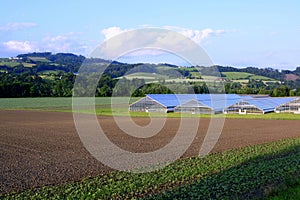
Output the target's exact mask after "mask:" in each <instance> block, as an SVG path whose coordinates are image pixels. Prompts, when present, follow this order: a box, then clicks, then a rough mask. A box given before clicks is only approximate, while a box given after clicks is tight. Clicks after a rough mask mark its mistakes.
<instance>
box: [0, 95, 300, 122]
mask: <svg viewBox="0 0 300 200" xmlns="http://www.w3.org/2000/svg"><path fill="white" fill-rule="evenodd" d="M138 99H140V97H134V98H131V99H130V103H132V102H135V101H137V100H138ZM112 102H113V103H114V108H113V112H112V108H111V104H112ZM0 109H37V110H48V111H58V112H72V98H71V97H44V98H0ZM95 109H96V114H97V115H103V116H112V115H114V116H129V115H130V116H132V117H149V113H146V112H128V98H125V97H114V99H113V101H112V99H111V98H110V97H96V98H95ZM78 112H84V113H88V111H85V110H80V111H78ZM165 116H167V117H170V118H180V117H201V118H211V117H223V118H240V119H275V120H300V115H296V114H291V113H269V114H265V115H260V114H257V115H254V114H249V115H238V114H227V115H223V114H217V115H205V114H200V115H199V114H185V113H184V114H181V113H168V114H167V115H166V114H165V113H152V114H151V117H165Z"/></svg>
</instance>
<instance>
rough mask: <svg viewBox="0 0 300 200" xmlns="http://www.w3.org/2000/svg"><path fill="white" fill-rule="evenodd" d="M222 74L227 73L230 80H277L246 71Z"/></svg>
mask: <svg viewBox="0 0 300 200" xmlns="http://www.w3.org/2000/svg"><path fill="white" fill-rule="evenodd" d="M222 74H223V75H225V76H226V78H227V79H230V80H245V79H249V78H250V79H252V80H262V81H275V80H274V79H272V78H269V77H265V76H258V75H254V74H250V73H246V72H222Z"/></svg>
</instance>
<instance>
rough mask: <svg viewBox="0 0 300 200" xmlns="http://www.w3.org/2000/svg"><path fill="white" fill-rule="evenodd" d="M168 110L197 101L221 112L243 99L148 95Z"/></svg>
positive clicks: (188, 95) (209, 96)
mask: <svg viewBox="0 0 300 200" xmlns="http://www.w3.org/2000/svg"><path fill="white" fill-rule="evenodd" d="M147 97H149V98H151V99H153V100H155V101H157V102H158V103H160V104H161V105H163V106H165V107H166V108H174V107H176V106H178V105H181V104H184V103H186V102H188V101H191V100H197V101H199V102H200V103H201V104H203V105H206V106H208V107H210V108H212V109H214V110H221V111H222V109H223V108H225V107H227V106H229V105H232V104H234V103H237V102H238V101H240V100H242V99H243V98H242V97H241V96H239V95H236V94H148V95H147Z"/></svg>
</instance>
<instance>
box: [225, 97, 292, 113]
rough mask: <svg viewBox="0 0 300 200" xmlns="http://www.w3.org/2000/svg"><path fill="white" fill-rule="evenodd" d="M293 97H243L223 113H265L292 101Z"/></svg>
mask: <svg viewBox="0 0 300 200" xmlns="http://www.w3.org/2000/svg"><path fill="white" fill-rule="evenodd" d="M294 99H295V98H293V97H281V98H280V97H276V98H275V97H274V98H272V97H269V98H250V99H243V100H241V101H239V102H237V103H235V104H232V105H231V106H228V107H227V108H225V109H224V113H226V114H227V113H238V114H265V113H268V112H274V110H275V108H276V107H278V106H281V105H284V104H286V103H288V102H291V101H293V100H294Z"/></svg>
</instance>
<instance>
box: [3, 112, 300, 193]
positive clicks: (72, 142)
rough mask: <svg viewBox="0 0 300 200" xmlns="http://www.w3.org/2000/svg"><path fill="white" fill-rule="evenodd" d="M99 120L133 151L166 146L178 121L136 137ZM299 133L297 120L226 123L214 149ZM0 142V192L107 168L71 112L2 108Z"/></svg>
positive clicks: (203, 128)
mask: <svg viewBox="0 0 300 200" xmlns="http://www.w3.org/2000/svg"><path fill="white" fill-rule="evenodd" d="M98 119H99V122H100V124H101V127H102V128H103V130H105V133H106V134H107V136H108V138H109V139H110V140H111V141H112V142H114V143H115V144H117V145H118V146H120V147H121V148H123V149H125V150H128V151H133V152H149V151H153V150H155V149H159V148H161V147H162V146H164V145H166V144H167V143H168V142H170V141H171V139H172V138H173V137H174V135H175V134H176V131H177V129H178V127H179V122H180V119H177V118H169V119H167V121H166V123H165V126H164V128H163V130H162V131H160V132H159V133H158V134H157V135H155V136H153V137H150V138H148V139H137V138H134V137H131V136H128V135H127V134H125V133H122V131H121V130H120V129H119V128H118V126H117V125H116V124H115V122H114V120H113V118H112V117H98ZM123 120H128V119H127V118H123ZM134 121H135V122H136V123H137V124H139V125H147V124H148V123H149V119H147V118H135V119H134ZM209 122H210V120H209V119H200V126H199V129H198V133H197V136H196V138H195V139H194V142H193V143H192V145H191V146H190V147H189V149H188V150H187V151H186V153H185V154H184V156H183V157H186V156H193V155H198V153H199V149H200V146H201V144H202V142H203V138H204V136H205V134H206V132H207V127H208V125H209ZM299 130H300V123H299V121H297V120H290V121H289V120H254V119H248V120H247V119H226V121H225V126H224V128H223V131H222V134H221V137H220V138H219V141H218V143H217V144H216V146H215V147H214V149H213V151H215V152H216V151H223V150H225V149H232V148H237V147H243V146H248V145H254V144H261V143H266V142H271V141H276V140H280V139H284V138H294V137H299V136H300V131H299ZM0 138H1V139H0V150H1V151H0V184H1V185H0V194H1V193H2V194H4V193H10V192H14V191H22V190H25V189H29V188H35V187H41V186H45V185H54V184H61V183H64V182H68V181H76V180H79V179H82V178H84V177H88V176H95V175H97V174H102V173H107V172H109V171H111V170H112V169H110V168H109V167H107V166H104V165H103V164H101V163H100V162H98V161H97V160H96V159H94V158H93V157H92V156H91V155H90V154H89V153H88V151H87V150H86V149H85V148H84V146H83V145H82V143H81V141H80V139H79V136H78V134H77V132H76V130H75V126H74V122H73V117H72V114H71V113H56V112H44V111H15V110H1V111H0Z"/></svg>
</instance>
